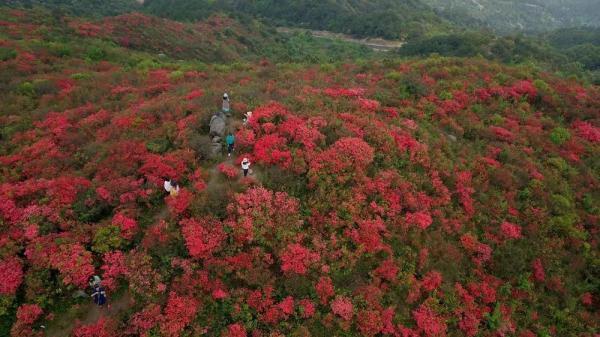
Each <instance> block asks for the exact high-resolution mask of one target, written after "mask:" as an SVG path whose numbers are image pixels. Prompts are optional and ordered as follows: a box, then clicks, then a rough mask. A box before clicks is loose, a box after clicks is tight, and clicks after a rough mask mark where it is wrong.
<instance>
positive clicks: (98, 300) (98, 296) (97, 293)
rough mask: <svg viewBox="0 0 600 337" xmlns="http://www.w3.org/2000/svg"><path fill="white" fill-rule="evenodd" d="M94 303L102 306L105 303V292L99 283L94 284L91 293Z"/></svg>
mask: <svg viewBox="0 0 600 337" xmlns="http://www.w3.org/2000/svg"><path fill="white" fill-rule="evenodd" d="M92 298H93V299H94V303H95V304H97V305H98V306H103V305H104V304H105V303H106V292H105V291H104V287H102V286H101V285H100V284H96V285H94V293H93V294H92Z"/></svg>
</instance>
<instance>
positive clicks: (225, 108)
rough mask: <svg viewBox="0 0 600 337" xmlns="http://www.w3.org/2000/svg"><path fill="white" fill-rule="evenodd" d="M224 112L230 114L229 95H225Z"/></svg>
mask: <svg viewBox="0 0 600 337" xmlns="http://www.w3.org/2000/svg"><path fill="white" fill-rule="evenodd" d="M223 112H224V113H227V114H228V113H229V95H228V94H227V93H224V94H223Z"/></svg>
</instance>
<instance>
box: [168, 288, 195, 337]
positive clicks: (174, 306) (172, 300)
mask: <svg viewBox="0 0 600 337" xmlns="http://www.w3.org/2000/svg"><path fill="white" fill-rule="evenodd" d="M197 310H198V301H197V300H196V299H195V298H193V297H187V296H179V295H177V294H176V293H174V292H171V293H170V294H169V299H168V300H167V305H166V307H165V309H164V311H163V320H162V321H161V322H160V332H161V333H162V334H163V335H164V336H165V337H178V336H180V334H181V332H182V331H183V329H185V327H186V326H188V324H190V322H191V321H192V319H193V318H194V316H195V315H196V311H197Z"/></svg>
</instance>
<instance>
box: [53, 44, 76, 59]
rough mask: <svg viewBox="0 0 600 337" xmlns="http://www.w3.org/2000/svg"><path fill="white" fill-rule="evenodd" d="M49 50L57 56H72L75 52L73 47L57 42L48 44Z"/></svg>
mask: <svg viewBox="0 0 600 337" xmlns="http://www.w3.org/2000/svg"><path fill="white" fill-rule="evenodd" d="M48 50H49V51H50V54H52V55H53V56H56V57H65V56H71V55H72V54H73V50H72V49H71V47H69V46H67V45H65V44H62V43H56V42H51V43H50V45H49V46H48Z"/></svg>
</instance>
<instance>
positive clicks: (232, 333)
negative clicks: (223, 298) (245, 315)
mask: <svg viewBox="0 0 600 337" xmlns="http://www.w3.org/2000/svg"><path fill="white" fill-rule="evenodd" d="M247 336H248V333H247V332H246V328H245V327H244V326H243V325H242V324H240V323H235V324H230V325H229V326H227V331H225V332H224V333H223V337H247Z"/></svg>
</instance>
